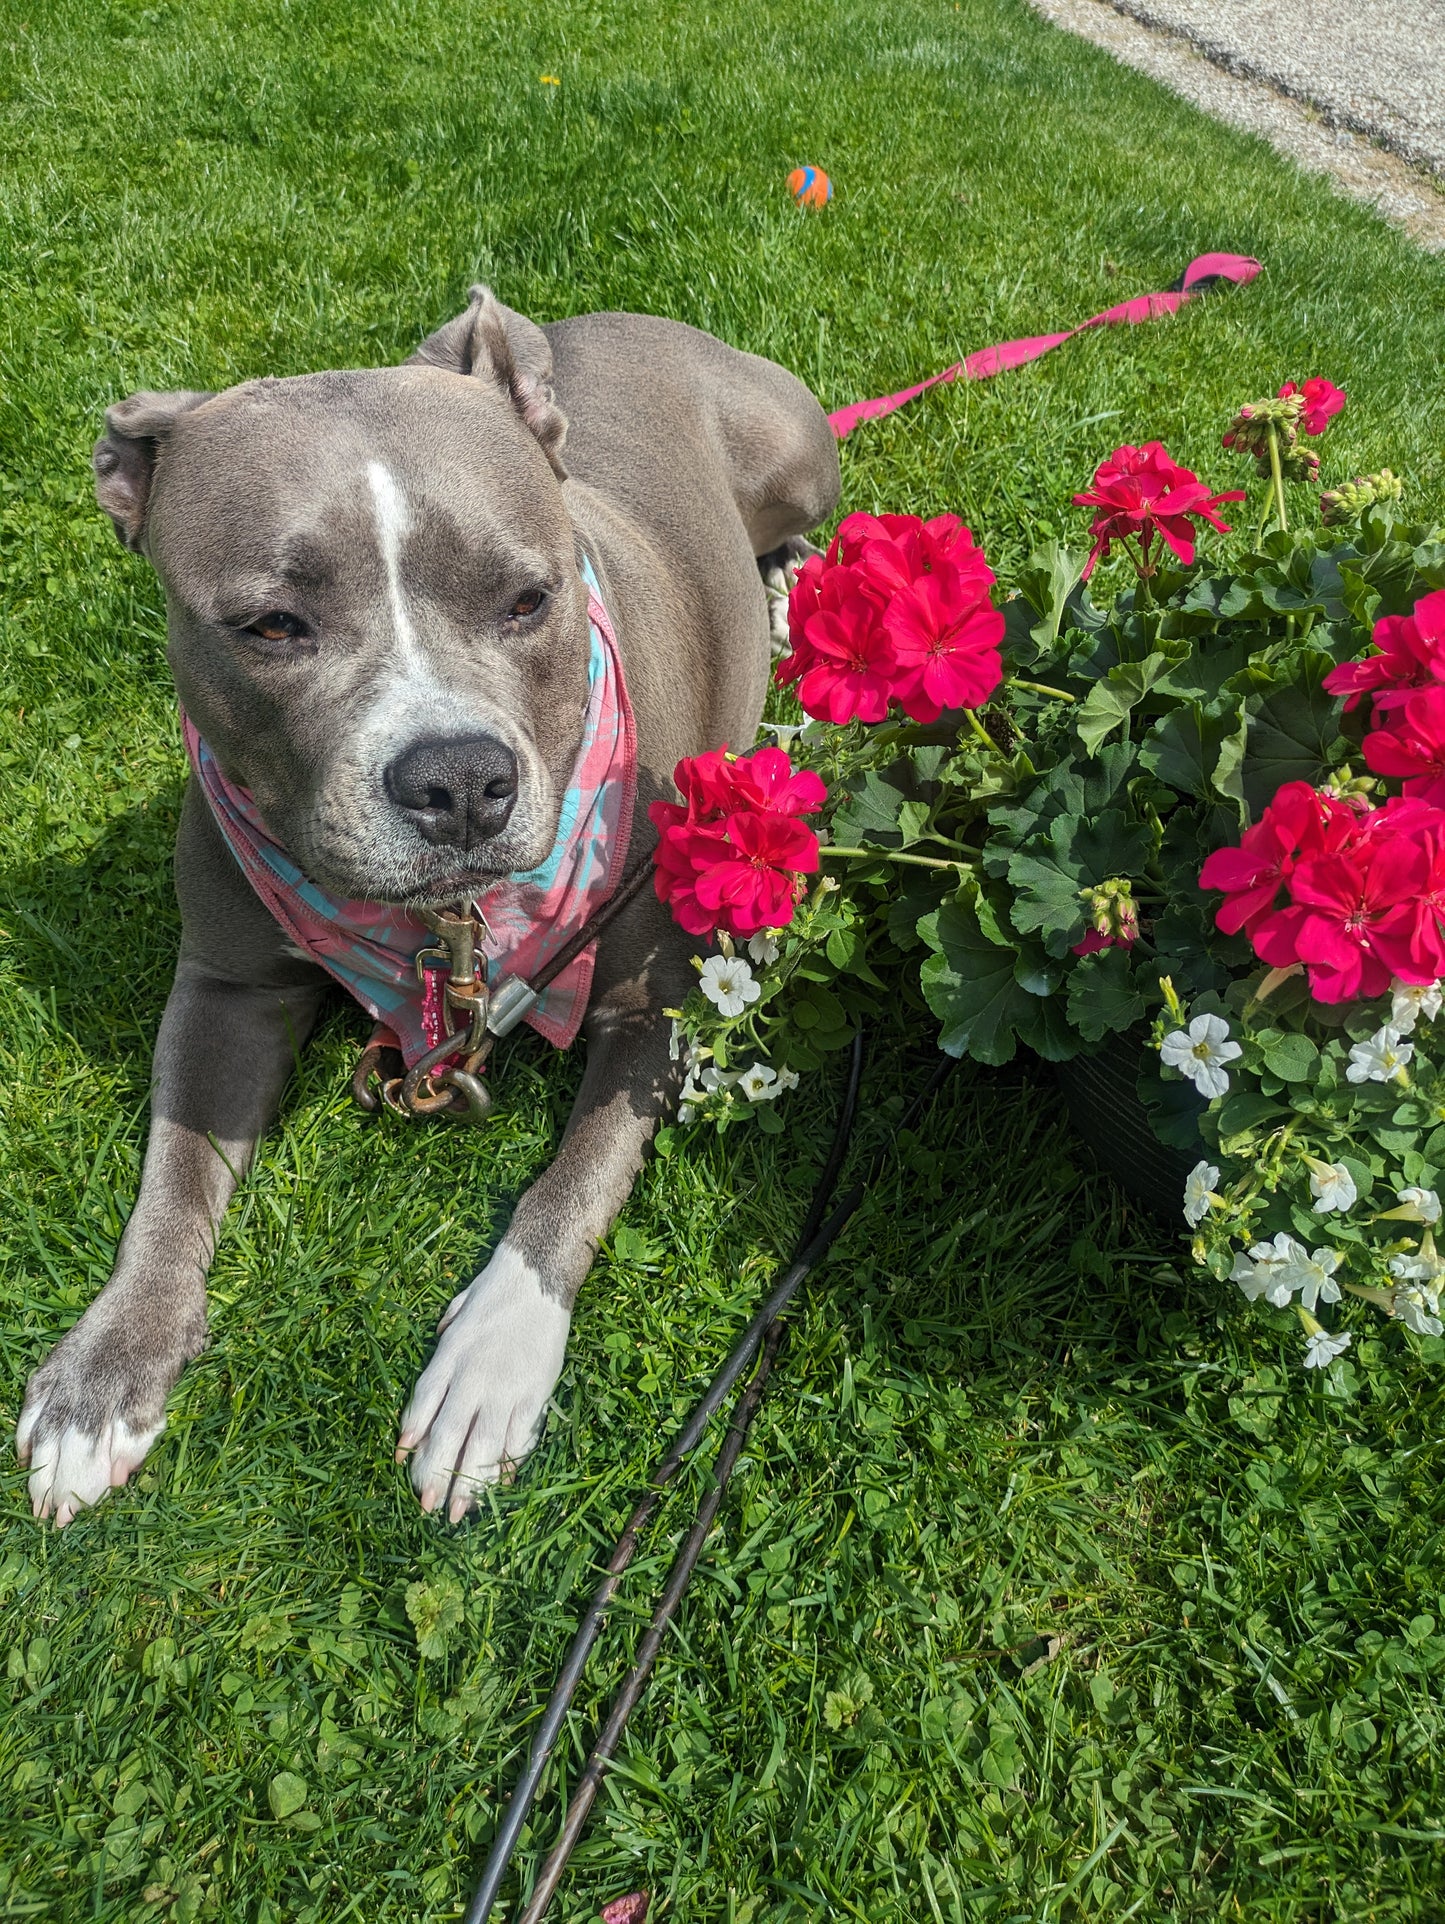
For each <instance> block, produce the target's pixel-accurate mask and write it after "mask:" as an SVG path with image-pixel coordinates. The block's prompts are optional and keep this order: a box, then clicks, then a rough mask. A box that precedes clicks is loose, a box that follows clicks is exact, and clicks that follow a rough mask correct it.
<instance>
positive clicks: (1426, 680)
mask: <svg viewBox="0 0 1445 1924" xmlns="http://www.w3.org/2000/svg"><path fill="white" fill-rule="evenodd" d="M1372 639H1373V641H1374V644H1375V646H1376V648H1378V649H1379V651H1380V652H1379V653H1378V654H1377V655H1366V656H1364V657H1363V658H1362V659H1361V660H1359V661H1346V662H1342V663H1341V664H1340V666H1339V667H1338V668H1332V669H1331V670H1330V672H1329V673H1328V674H1327V675H1326V676H1325V687H1326V688H1327V689H1328V690H1329V692H1330V693H1331V694H1332V695H1344V696H1345V697H1346V698H1347V699H1346V701H1345V708H1346V710H1347V711H1348V710H1349V709H1351V708H1355V707H1358V705H1359V702H1360V697H1361V696H1362V695H1373V696H1374V698H1375V708H1376V710H1377V711H1379V710H1382V709H1390V708H1399V707H1402V706H1403V704H1404V701H1405V698H1406V696H1407V695H1408V694H1409V693H1410V691H1411V690H1412V689H1414V688H1428V687H1429V686H1430V685H1431V683H1433V682H1445V588H1439V589H1437V590H1436V591H1435V593H1434V594H1431V595H1425V596H1423V597H1422V598H1421V600H1419V601H1417V602H1416V603H1415V606H1414V608H1413V609H1412V610H1411V612H1410V613H1409V614H1408V615H1382V616H1381V617H1380V619H1379V620H1378V621H1377V622H1376V623H1375V632H1374V635H1373V636H1372Z"/></svg>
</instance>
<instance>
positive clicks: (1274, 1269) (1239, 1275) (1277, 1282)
mask: <svg viewBox="0 0 1445 1924" xmlns="http://www.w3.org/2000/svg"><path fill="white" fill-rule="evenodd" d="M1308 1260H1309V1252H1308V1250H1306V1248H1305V1246H1304V1244H1303V1243H1297V1242H1296V1241H1295V1239H1294V1237H1293V1236H1291V1235H1290V1234H1289V1233H1288V1231H1287V1230H1283V1229H1281V1230H1280V1231H1279V1232H1278V1234H1277V1235H1276V1236H1275V1239H1274V1241H1273V1242H1272V1243H1256V1244H1255V1245H1254V1247H1253V1249H1251V1250H1250V1252H1249V1255H1248V1256H1245V1255H1244V1253H1243V1252H1242V1251H1241V1252H1240V1254H1238V1255H1237V1256H1236V1257H1235V1259H1234V1268H1233V1269H1232V1270H1231V1271H1230V1272H1229V1276H1230V1281H1231V1282H1235V1283H1238V1284H1239V1287H1240V1288H1241V1289H1242V1290H1243V1292H1244V1294H1245V1295H1246V1296H1247V1297H1248V1298H1249V1300H1250V1302H1252V1303H1253V1302H1257V1301H1258V1299H1259V1298H1260V1297H1261V1296H1262V1297H1263V1298H1264V1300H1265V1301H1266V1302H1267V1303H1273V1304H1274V1306H1275V1308H1276V1309H1281V1308H1283V1306H1284V1305H1285V1304H1286V1303H1287V1302H1288V1301H1289V1299H1290V1297H1291V1295H1292V1294H1293V1293H1294V1291H1295V1290H1296V1289H1297V1288H1298V1287H1299V1283H1298V1280H1297V1275H1296V1272H1297V1271H1298V1269H1299V1266H1300V1264H1301V1263H1305V1262H1308Z"/></svg>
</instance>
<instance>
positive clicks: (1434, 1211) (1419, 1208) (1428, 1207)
mask: <svg viewBox="0 0 1445 1924" xmlns="http://www.w3.org/2000/svg"><path fill="white" fill-rule="evenodd" d="M1395 1194H1396V1196H1397V1197H1398V1198H1399V1199H1400V1201H1401V1202H1402V1203H1403V1204H1404V1205H1405V1209H1408V1210H1409V1211H1410V1214H1409V1216H1408V1217H1407V1218H1406V1220H1407V1221H1411V1222H1421V1223H1424V1224H1425V1226H1426V1227H1427V1228H1429V1229H1433V1228H1434V1227H1435V1225H1436V1223H1438V1222H1439V1220H1440V1198H1439V1197H1438V1196H1437V1195H1436V1194H1435V1191H1434V1190H1433V1189H1419V1188H1416V1187H1415V1185H1414V1184H1413V1183H1412V1184H1411V1186H1410V1187H1409V1188H1408V1189H1397V1190H1396V1191H1395ZM1405 1209H1392V1210H1391V1211H1390V1214H1391V1215H1392V1216H1397V1217H1398V1216H1404V1214H1405Z"/></svg>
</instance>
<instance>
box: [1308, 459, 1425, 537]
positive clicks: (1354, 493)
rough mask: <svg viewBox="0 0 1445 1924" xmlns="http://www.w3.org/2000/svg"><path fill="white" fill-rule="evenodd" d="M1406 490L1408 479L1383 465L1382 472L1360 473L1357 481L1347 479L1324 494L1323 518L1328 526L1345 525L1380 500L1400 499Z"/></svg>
mask: <svg viewBox="0 0 1445 1924" xmlns="http://www.w3.org/2000/svg"><path fill="white" fill-rule="evenodd" d="M1404 492H1405V484H1404V482H1403V481H1402V480H1401V479H1400V477H1399V475H1398V474H1392V473H1391V472H1390V470H1389V469H1388V468H1381V469H1380V472H1379V473H1378V474H1361V475H1356V477H1355V479H1354V480H1353V481H1343V482H1341V484H1340V486H1339V487H1337V488H1331V489H1330V490H1329V492H1328V493H1327V494H1322V495H1321V496H1320V520H1321V521H1323V523H1324V524H1325V526H1326V527H1327V528H1338V527H1342V526H1344V524H1345V523H1346V522H1350V521H1354V520H1357V519H1358V517H1359V516H1360V515H1362V514H1363V513H1364V512H1365V509H1366V508H1372V507H1373V506H1374V505H1375V503H1376V502H1377V501H1398V500H1399V499H1400V497H1401V496H1402V495H1403V494H1404Z"/></svg>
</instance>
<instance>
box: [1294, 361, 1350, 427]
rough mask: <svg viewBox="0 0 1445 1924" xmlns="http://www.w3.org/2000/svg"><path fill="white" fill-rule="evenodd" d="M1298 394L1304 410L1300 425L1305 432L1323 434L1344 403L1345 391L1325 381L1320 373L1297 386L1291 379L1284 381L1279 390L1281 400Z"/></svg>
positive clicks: (1331, 382)
mask: <svg viewBox="0 0 1445 1924" xmlns="http://www.w3.org/2000/svg"><path fill="white" fill-rule="evenodd" d="M1296 394H1298V395H1299V396H1300V398H1301V400H1302V401H1303V402H1304V412H1303V414H1302V415H1301V416H1300V426H1301V427H1302V428H1303V429H1304V431H1305V433H1306V434H1323V433H1324V431H1325V429H1326V428H1327V427H1328V426H1329V424H1330V422H1331V421H1333V420H1334V418H1335V416H1336V415H1337V414H1338V413H1339V411H1340V409H1341V408H1342V407H1343V406H1344V405H1345V391H1344V389H1343V388H1338V387H1336V386H1335V384H1334V383H1333V381H1327V380H1326V379H1325V378H1324V376H1323V375H1322V374H1317V375H1315V376H1314V378H1313V379H1312V380H1308V381H1306V382H1305V384H1304V386H1303V387H1299V386H1297V385H1296V383H1295V382H1293V381H1286V382H1285V384H1284V386H1283V387H1282V388H1281V389H1280V391H1279V398H1280V400H1281V401H1288V400H1290V399H1291V397H1292V396H1294V395H1296Z"/></svg>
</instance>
